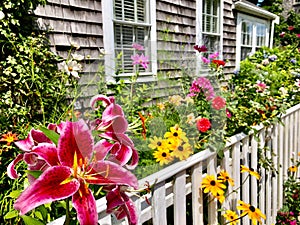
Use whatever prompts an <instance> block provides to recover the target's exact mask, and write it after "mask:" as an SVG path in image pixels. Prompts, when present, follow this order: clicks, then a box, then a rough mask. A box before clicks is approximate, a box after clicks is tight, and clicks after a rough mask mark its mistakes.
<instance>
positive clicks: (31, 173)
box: [25, 170, 43, 179]
mask: <svg viewBox="0 0 300 225" xmlns="http://www.w3.org/2000/svg"><path fill="white" fill-rule="evenodd" d="M25 172H26V173H28V174H30V175H32V176H33V177H34V178H36V179H37V178H39V176H41V174H42V173H43V171H41V170H25Z"/></svg>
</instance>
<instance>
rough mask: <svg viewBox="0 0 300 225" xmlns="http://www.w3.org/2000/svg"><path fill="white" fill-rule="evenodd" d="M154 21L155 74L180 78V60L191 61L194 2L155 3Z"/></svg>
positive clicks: (165, 1) (194, 19) (184, 0)
mask: <svg viewBox="0 0 300 225" xmlns="http://www.w3.org/2000/svg"><path fill="white" fill-rule="evenodd" d="M156 17H157V24H156V26H157V52H158V55H157V60H158V72H161V73H164V72H167V71H173V75H180V74H179V67H181V68H182V66H183V64H182V63H183V61H182V59H185V60H186V62H187V61H188V60H189V59H194V57H195V53H194V51H193V46H194V44H195V39H196V1H195V0H181V1H179V0H174V1H167V0H157V4H156ZM176 72H177V74H176Z"/></svg>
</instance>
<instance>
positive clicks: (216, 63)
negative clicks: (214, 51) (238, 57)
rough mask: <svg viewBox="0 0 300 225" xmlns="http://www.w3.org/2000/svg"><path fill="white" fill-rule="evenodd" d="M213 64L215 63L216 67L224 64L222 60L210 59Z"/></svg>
mask: <svg viewBox="0 0 300 225" xmlns="http://www.w3.org/2000/svg"><path fill="white" fill-rule="evenodd" d="M212 63H213V64H215V65H217V67H219V66H225V62H224V61H223V60H218V59H214V60H213V61H212Z"/></svg>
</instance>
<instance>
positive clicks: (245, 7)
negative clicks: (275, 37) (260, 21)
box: [233, 1, 279, 24]
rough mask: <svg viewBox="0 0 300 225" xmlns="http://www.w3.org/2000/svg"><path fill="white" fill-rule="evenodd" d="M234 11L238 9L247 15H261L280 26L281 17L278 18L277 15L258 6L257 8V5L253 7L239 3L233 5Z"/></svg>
mask: <svg viewBox="0 0 300 225" xmlns="http://www.w3.org/2000/svg"><path fill="white" fill-rule="evenodd" d="M233 9H236V10H238V11H241V12H245V13H250V14H253V15H256V16H258V15H259V16H261V17H263V18H266V19H271V20H274V22H275V23H276V24H279V16H277V15H276V14H274V13H271V12H269V11H267V10H264V9H262V8H260V7H258V6H255V5H251V4H247V3H245V2H241V1H238V2H235V3H234V4H233Z"/></svg>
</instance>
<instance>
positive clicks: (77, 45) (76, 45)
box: [69, 39, 80, 50]
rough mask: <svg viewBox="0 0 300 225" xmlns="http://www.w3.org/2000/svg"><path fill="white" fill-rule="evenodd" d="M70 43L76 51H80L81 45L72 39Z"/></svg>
mask: <svg viewBox="0 0 300 225" xmlns="http://www.w3.org/2000/svg"><path fill="white" fill-rule="evenodd" d="M69 41H70V45H71V46H72V47H74V48H75V49H77V50H78V49H79V48H80V45H79V44H78V43H76V42H75V41H73V40H72V39H70V40H69Z"/></svg>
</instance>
